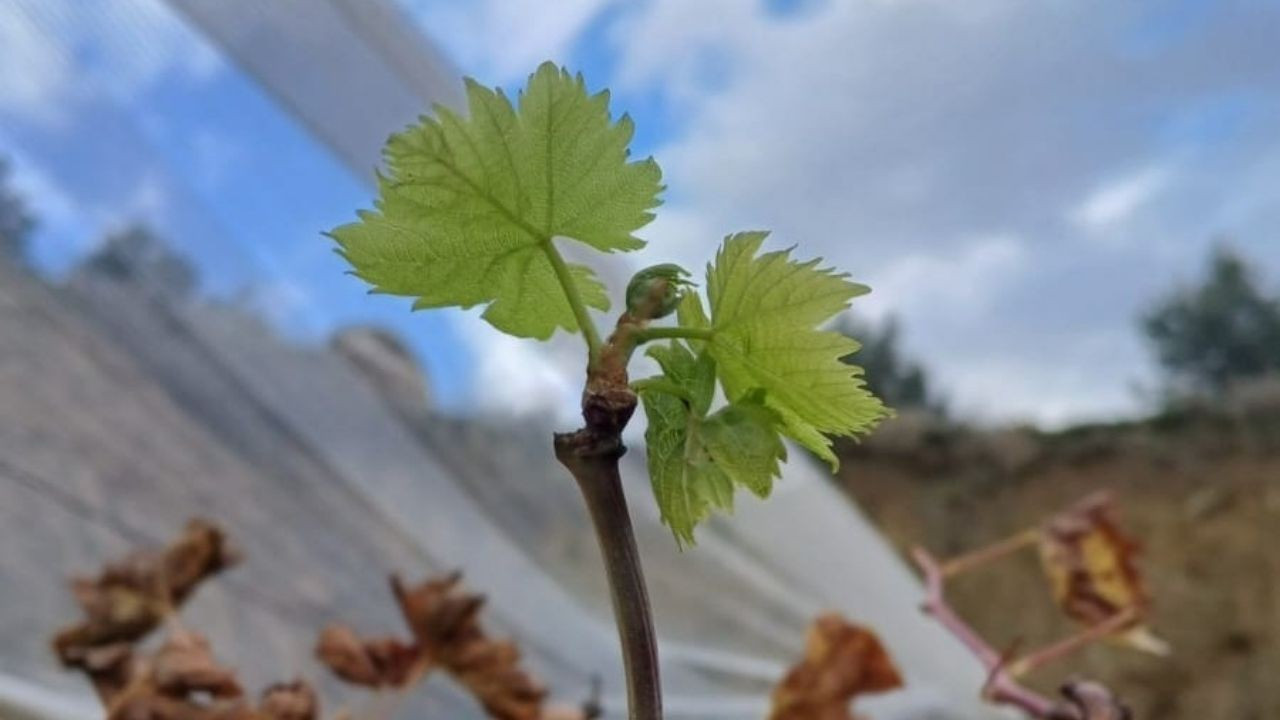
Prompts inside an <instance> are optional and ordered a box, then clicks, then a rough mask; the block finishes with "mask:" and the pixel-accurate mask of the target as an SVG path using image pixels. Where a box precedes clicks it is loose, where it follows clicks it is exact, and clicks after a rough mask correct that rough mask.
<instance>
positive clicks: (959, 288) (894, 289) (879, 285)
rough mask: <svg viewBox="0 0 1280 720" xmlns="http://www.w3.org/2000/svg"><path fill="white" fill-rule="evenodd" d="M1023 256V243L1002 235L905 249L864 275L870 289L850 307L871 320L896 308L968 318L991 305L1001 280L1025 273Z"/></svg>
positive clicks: (1025, 255)
mask: <svg viewBox="0 0 1280 720" xmlns="http://www.w3.org/2000/svg"><path fill="white" fill-rule="evenodd" d="M1028 255H1029V253H1028V251H1027V249H1026V246H1025V244H1024V243H1023V242H1022V241H1020V240H1018V239H1017V238H1015V237H1012V236H1008V235H994V236H990V237H983V238H978V239H976V240H974V241H972V243H971V244H969V245H966V246H964V247H961V248H958V249H955V250H946V251H943V252H941V253H930V252H924V251H917V252H913V253H906V254H904V255H903V256H902V257H900V258H896V259H894V260H892V261H889V262H888V263H886V264H885V266H884V267H883V269H882V270H880V271H879V272H877V273H874V274H872V275H870V276H868V277H867V278H866V279H865V280H866V282H867V283H868V284H869V285H870V286H871V288H872V293H871V294H870V295H868V296H866V297H865V299H863V300H859V301H857V303H856V309H857V310H858V311H859V312H861V313H865V314H867V315H869V316H871V317H874V318H880V317H884V316H886V315H888V314H891V313H893V312H902V313H907V314H911V315H916V314H932V315H934V316H939V317H942V318H944V319H946V321H947V322H949V323H955V322H957V321H961V320H963V321H965V322H972V321H974V320H975V319H976V318H978V317H980V316H981V315H983V314H985V313H987V312H989V311H991V310H992V309H993V308H992V303H993V302H994V301H995V300H996V298H998V297H999V296H1000V294H1001V293H1002V292H1003V291H1004V290H1005V289H1006V285H1007V283H1009V282H1011V281H1012V280H1014V279H1017V278H1021V277H1022V276H1023V275H1024V273H1026V271H1027V264H1028V262H1029V260H1030V258H1029V257H1028Z"/></svg>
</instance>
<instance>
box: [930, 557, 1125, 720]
mask: <svg viewBox="0 0 1280 720" xmlns="http://www.w3.org/2000/svg"><path fill="white" fill-rule="evenodd" d="M1020 537H1021V535H1019V536H1015V537H1014V538H1012V539H1010V540H1009V541H1006V542H1002V543H998V544H997V545H998V546H999V549H998V550H997V551H995V552H994V553H993V554H994V555H1005V554H1008V552H1010V551H1011V548H1013V547H1014V546H1021V545H1024V544H1025V538H1024V539H1018V538H1020ZM964 557H966V558H977V557H982V560H981V561H980V562H978V563H970V562H969V561H968V560H966V561H965V562H962V563H960V565H967V566H970V567H972V566H973V565H976V564H982V563H983V562H985V561H986V560H989V559H990V558H989V557H986V553H984V552H983V551H979V552H978V553H975V554H973V555H970V556H964ZM911 558H912V559H913V560H915V563H916V565H917V566H919V568H920V571H921V572H922V573H923V574H924V582H925V600H924V603H923V605H922V607H921V609H922V610H924V612H926V613H928V614H929V615H931V616H933V618H934V619H936V620H937V621H938V622H939V623H940V624H941V625H942V626H943V627H945V628H946V629H947V630H949V631H950V632H951V634H952V635H955V636H956V638H957V639H959V640H960V642H961V643H963V644H964V646H965V647H967V648H968V649H969V652H971V653H973V655H974V657H976V658H978V662H980V663H982V666H983V668H985V669H986V671H987V682H986V685H984V686H983V688H982V696H983V697H984V698H986V699H987V700H989V701H991V702H993V703H997V704H1000V705H1009V706H1011V707H1016V708H1018V709H1020V710H1022V711H1023V712H1025V713H1026V714H1027V715H1029V716H1031V717H1033V718H1040V719H1041V720H1129V718H1130V717H1131V716H1130V714H1129V710H1128V708H1126V707H1125V706H1124V704H1123V703H1121V702H1120V701H1119V700H1118V699H1117V698H1116V696H1115V693H1113V692H1112V691H1111V690H1110V689H1109V688H1107V687H1105V686H1103V685H1101V684H1099V683H1096V682H1090V681H1086V680H1079V681H1072V682H1068V683H1067V684H1066V685H1064V686H1063V687H1062V694H1063V697H1064V698H1065V702H1061V701H1055V700H1051V699H1049V698H1047V697H1045V696H1043V695H1041V694H1039V693H1037V692H1035V691H1034V690H1031V689H1030V688H1028V687H1026V686H1024V685H1022V684H1021V683H1019V682H1018V680H1017V677H1018V675H1020V674H1023V673H1027V672H1030V671H1032V670H1034V669H1036V668H1037V667H1041V666H1043V665H1044V664H1046V663H1048V662H1051V661H1053V660H1057V659H1059V658H1061V657H1063V656H1065V655H1067V654H1069V653H1072V652H1074V651H1076V650H1078V649H1080V648H1081V647H1084V646H1085V645H1087V644H1089V643H1090V642H1093V641H1095V640H1098V639H1099V638H1102V637H1105V636H1106V635H1108V634H1110V633H1112V632H1114V631H1115V630H1117V629H1120V628H1123V627H1124V626H1125V625H1126V624H1128V623H1131V622H1132V621H1133V616H1132V614H1130V613H1117V614H1116V615H1115V616H1114V617H1111V618H1108V619H1107V620H1106V621H1104V622H1101V623H1098V624H1097V625H1094V626H1093V627H1090V628H1087V629H1086V630H1084V631H1083V632H1081V633H1079V634H1077V635H1074V636H1072V637H1070V638H1067V639H1066V640H1063V641H1060V642H1057V643H1054V644H1052V645H1050V646H1048V647H1046V648H1043V649H1041V650H1036V651H1033V652H1032V653H1030V654H1029V655H1026V656H1025V657H1023V658H1022V659H1020V660H1016V661H1014V662H1013V663H1010V662H1009V661H1008V659H1007V658H1006V657H1005V656H1004V655H1003V654H1001V653H1000V652H998V651H996V649H995V648H993V647H992V646H991V644H990V643H988V642H987V641H986V640H985V639H984V638H983V637H982V636H981V635H980V634H978V632H977V631H976V630H974V629H973V627H972V626H970V625H969V623H967V622H965V620H964V618H961V617H960V615H959V613H957V612H956V611H955V609H954V608H952V607H951V605H950V604H949V603H948V602H947V599H946V595H945V594H944V592H943V589H944V588H943V586H944V583H945V581H946V578H947V577H948V575H949V574H954V573H955V572H956V570H955V569H954V568H955V567H956V565H955V564H954V563H952V562H947V563H941V562H939V561H938V560H936V559H934V557H933V556H932V555H930V554H929V552H928V551H926V550H925V549H924V548H919V547H917V548H914V549H912V551H911Z"/></svg>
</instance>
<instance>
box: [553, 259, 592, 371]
mask: <svg viewBox="0 0 1280 720" xmlns="http://www.w3.org/2000/svg"><path fill="white" fill-rule="evenodd" d="M542 250H543V252H545V253H546V254H547V259H548V260H550V261H551V268H552V269H553V270H555V273H556V279H557V280H559V281H560V287H561V288H563V289H564V296H565V299H566V300H568V301H569V307H570V308H571V309H572V310H573V317H574V319H576V320H577V321H578V327H579V328H581V329H582V337H583V339H584V340H586V341H587V362H588V367H595V365H596V363H597V362H598V361H599V359H600V331H599V330H597V329H596V323H595V321H594V320H592V319H591V315H590V313H588V312H587V304H586V303H584V302H583V301H582V293H580V292H578V284H577V283H576V282H574V281H573V274H572V273H570V272H569V265H568V263H566V262H565V261H564V256H562V255H561V254H560V250H559V249H557V248H556V245H555V243H554V242H552V241H551V240H550V239H547V240H545V241H544V242H543V243H542Z"/></svg>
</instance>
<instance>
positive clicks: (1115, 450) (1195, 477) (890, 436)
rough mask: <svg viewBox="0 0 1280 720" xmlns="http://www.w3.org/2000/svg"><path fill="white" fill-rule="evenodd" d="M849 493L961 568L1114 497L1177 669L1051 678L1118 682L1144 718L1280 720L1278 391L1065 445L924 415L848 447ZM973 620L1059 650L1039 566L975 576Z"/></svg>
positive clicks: (1089, 667) (1160, 662)
mask: <svg viewBox="0 0 1280 720" xmlns="http://www.w3.org/2000/svg"><path fill="white" fill-rule="evenodd" d="M845 451H846V452H845V460H846V463H845V472H844V474H843V477H842V480H843V481H844V484H845V486H846V488H847V489H848V490H849V492H850V493H852V495H853V496H854V497H855V498H856V499H857V500H858V502H859V503H860V504H861V505H862V506H863V507H864V508H865V509H866V510H867V512H868V513H869V514H870V515H871V516H872V518H873V519H874V520H875V521H876V522H877V523H878V524H879V525H880V526H881V528H882V529H883V530H884V531H885V532H886V533H887V534H888V535H889V537H890V538H891V539H892V540H893V542H894V543H895V544H896V545H897V546H898V547H899V549H905V548H907V547H909V546H910V545H912V544H915V543H922V544H924V545H926V546H928V547H929V548H930V549H932V550H934V551H935V552H936V553H938V554H944V555H951V554H956V553H959V552H963V551H964V550H966V549H971V548H974V547H977V546H979V545H982V544H984V543H986V542H990V541H992V540H995V539H998V538H1000V537H1003V536H1007V535H1009V534H1012V533H1013V532H1016V531H1018V530H1021V529H1023V528H1026V527H1028V526H1031V525H1033V524H1035V523H1036V522H1037V521H1038V520H1040V519H1041V518H1043V517H1044V516H1045V514H1047V513H1050V512H1053V511H1054V510H1055V509H1057V508H1060V507H1063V506H1065V505H1066V504H1068V503H1070V502H1071V501H1073V500H1074V499H1077V498H1079V497H1081V496H1083V495H1085V494H1087V493H1089V492H1091V491H1093V490H1095V489H1099V488H1111V489H1113V490H1114V491H1115V492H1116V494H1117V496H1118V500H1119V504H1120V508H1121V514H1122V517H1123V520H1124V522H1125V525H1126V527H1127V528H1128V529H1129V530H1130V532H1131V533H1132V534H1135V535H1137V536H1138V537H1139V538H1140V539H1141V540H1142V542H1143V544H1144V556H1143V566H1144V568H1145V570H1146V573H1147V578H1148V582H1149V585H1150V589H1151V590H1152V593H1153V595H1154V620H1153V624H1154V626H1155V628H1156V629H1157V631H1158V632H1159V633H1160V634H1161V635H1162V636H1164V637H1165V638H1166V639H1168V640H1169V641H1170V642H1171V643H1172V645H1173V646H1174V650H1175V653H1174V655H1173V656H1172V657H1170V658H1167V659H1160V658H1153V657H1147V656H1143V655H1140V654H1138V653H1135V652H1132V651H1128V650H1124V649H1117V648H1111V647H1097V648H1092V649H1090V650H1089V651H1088V652H1086V653H1085V654H1083V655H1082V656H1079V657H1078V658H1073V659H1072V660H1069V661H1067V662H1064V663H1063V664H1062V665H1061V666H1060V667H1051V668H1046V669H1044V670H1043V671H1042V673H1041V675H1040V676H1039V677H1037V678H1036V680H1037V681H1038V683H1039V684H1040V685H1042V686H1043V687H1045V688H1046V689H1048V688H1051V687H1052V686H1053V685H1054V684H1056V683H1057V682H1058V681H1060V680H1061V679H1063V678H1064V677H1065V676H1066V675H1068V674H1071V673H1080V674H1085V675H1090V676H1095V677H1099V678H1103V679H1106V680H1107V681H1108V682H1111V683H1114V685H1115V686H1116V687H1117V688H1118V689H1119V690H1120V691H1121V693H1122V695H1123V696H1125V697H1126V698H1127V699H1129V700H1130V701H1131V702H1132V704H1133V705H1134V707H1135V710H1137V711H1138V712H1137V717H1140V718H1153V719H1154V718H1159V719H1160V720H1269V719H1270V718H1276V717H1280V685H1277V684H1276V682H1275V678H1276V668H1278V667H1280V548H1278V547H1277V541H1278V540H1280V531H1278V530H1277V528H1280V404H1277V403H1275V393H1274V391H1273V390H1266V389H1262V388H1259V389H1255V390H1254V391H1251V392H1247V393H1243V394H1242V396H1241V397H1240V398H1239V399H1238V400H1237V401H1234V402H1232V403H1230V407H1219V408H1189V409H1186V410H1183V411H1180V412H1174V413H1168V414H1165V415H1163V416H1160V417H1156V418H1153V419H1151V420H1148V421H1144V422H1136V423H1124V424H1116V425H1094V426H1083V427H1077V428H1073V429H1070V430H1067V431H1063V432H1058V433H1049V434H1046V433H1038V432H1034V431H1031V430H1006V431H999V432H979V431H972V430H966V429H964V428H957V427H954V426H947V425H945V424H942V423H938V422H934V421H928V420H925V419H923V418H919V417H911V416H907V417H904V418H901V419H898V420H895V421H894V422H892V423H891V424H889V425H888V426H886V427H885V429H884V431H883V432H882V433H881V434H879V435H878V436H876V437H874V438H872V439H871V440H870V441H868V442H867V443H865V444H864V445H862V446H858V447H847V448H846V449H845ZM953 598H954V601H955V603H956V605H957V606H958V607H959V608H960V610H961V611H962V612H963V613H964V614H965V615H966V616H967V617H969V618H970V619H972V620H973V621H974V624H975V625H976V626H978V627H979V628H981V629H982V630H983V631H984V632H985V633H988V634H989V637H991V638H993V639H995V640H997V641H998V642H1000V643H1002V644H1012V643H1014V642H1015V641H1017V640H1019V639H1022V640H1023V641H1024V642H1025V644H1024V647H1028V646H1031V645H1035V644H1039V643H1041V642H1043V641H1046V640H1049V639H1052V638H1054V637H1060V636H1062V635H1064V634H1066V633H1067V632H1069V631H1070V629H1071V628H1070V626H1069V625H1068V624H1067V623H1066V622H1065V621H1063V620H1061V619H1060V618H1059V616H1058V615H1057V612H1056V610H1055V609H1054V607H1053V605H1052V603H1051V600H1050V597H1049V593H1048V589H1047V586H1046V585H1045V583H1044V582H1043V580H1042V578H1041V575H1040V569H1039V565H1038V560H1037V559H1036V557H1035V554H1034V553H1032V552H1026V553H1024V554H1022V555H1019V556H1017V558H1016V560H1015V561H1012V562H1007V563H1004V564H999V565H996V566H993V567H990V568H984V569H982V570H981V571H979V572H978V573H975V575H974V576H972V577H965V578H961V579H960V580H959V581H958V582H957V583H956V584H955V588H954V592H953Z"/></svg>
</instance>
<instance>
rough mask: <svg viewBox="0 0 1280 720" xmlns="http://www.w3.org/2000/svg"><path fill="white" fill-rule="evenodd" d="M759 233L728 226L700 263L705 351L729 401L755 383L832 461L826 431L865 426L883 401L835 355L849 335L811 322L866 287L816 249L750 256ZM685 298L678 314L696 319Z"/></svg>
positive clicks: (878, 414)
mask: <svg viewBox="0 0 1280 720" xmlns="http://www.w3.org/2000/svg"><path fill="white" fill-rule="evenodd" d="M766 235H767V233H763V232H748V233H739V234H737V235H732V236H729V237H728V238H726V239H725V242H724V245H723V246H722V247H721V249H720V252H719V253H717V255H716V259H715V262H714V264H711V265H708V267H707V295H708V298H709V300H710V306H711V316H710V320H709V322H710V325H711V327H712V328H713V329H714V331H715V332H714V335H713V336H712V340H711V341H710V342H709V343H708V344H707V352H708V353H709V354H710V355H711V357H713V358H714V359H715V361H716V368H717V374H718V375H719V378H720V382H721V384H722V385H723V386H724V390H725V395H726V396H727V397H728V398H729V399H730V400H731V401H739V400H741V399H742V398H744V397H746V396H748V395H749V394H750V393H753V392H755V391H757V390H763V391H764V393H765V395H764V404H765V405H766V406H767V407H769V408H770V409H772V410H773V411H774V412H776V413H777V414H778V416H779V417H780V418H781V421H782V428H783V432H784V433H786V434H787V435H789V436H791V437H792V438H793V439H795V440H796V441H797V442H799V443H800V444H801V445H804V446H805V447H807V448H809V449H810V450H812V451H813V452H814V453H816V454H817V455H818V456H819V457H821V458H823V459H824V460H826V461H827V462H829V463H830V464H831V466H832V468H833V469H834V468H835V467H837V466H838V460H837V458H836V456H835V453H834V452H832V450H831V441H830V440H829V439H827V437H826V435H847V436H852V435H856V434H858V433H862V432H866V431H868V430H870V429H871V428H872V427H873V426H874V425H875V424H876V423H877V422H878V421H879V420H880V419H881V418H883V417H884V416H885V415H886V414H887V412H888V411H887V410H886V408H885V407H884V405H883V404H882V403H881V402H880V400H879V399H877V398H876V397H875V396H874V395H872V394H871V393H870V392H868V391H867V389H866V388H865V386H864V384H863V381H862V378H861V374H862V370H861V369H860V368H857V367H854V366H851V365H847V364H845V363H843V362H841V361H840V358H842V357H845V356H846V355H849V354H850V353H852V352H854V351H856V350H857V349H858V344H857V343H856V342H854V341H853V340H850V339H848V338H846V337H845V336H843V335H841V334H839V333H835V332H827V331H822V330H818V329H817V326H818V325H819V324H820V323H822V322H825V321H826V320H828V319H830V318H831V317H832V316H834V315H835V314H837V313H839V312H841V311H843V310H845V309H846V308H847V307H848V306H849V301H850V300H851V299H853V298H854V297H857V296H859V295H863V294H865V293H866V292H868V288H867V287H866V286H864V285H859V284H857V283H854V282H851V281H849V279H848V276H847V275H844V274H839V273H836V272H834V271H833V270H831V269H829V268H822V267H819V266H818V263H819V262H821V260H820V259H815V260H810V261H808V262H797V261H795V260H792V259H791V257H790V256H791V251H790V250H783V251H778V252H769V253H764V254H763V255H759V256H757V255H756V253H757V251H758V250H759V249H760V245H761V243H763V242H764V239H765V237H766ZM684 305H685V306H688V307H685V306H682V307H681V312H680V318H681V321H682V322H690V323H695V322H704V321H703V320H702V319H701V318H702V317H703V316H702V307H701V301H700V300H699V299H698V298H697V296H696V295H694V294H693V293H688V297H687V299H686V301H685V304H684Z"/></svg>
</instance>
